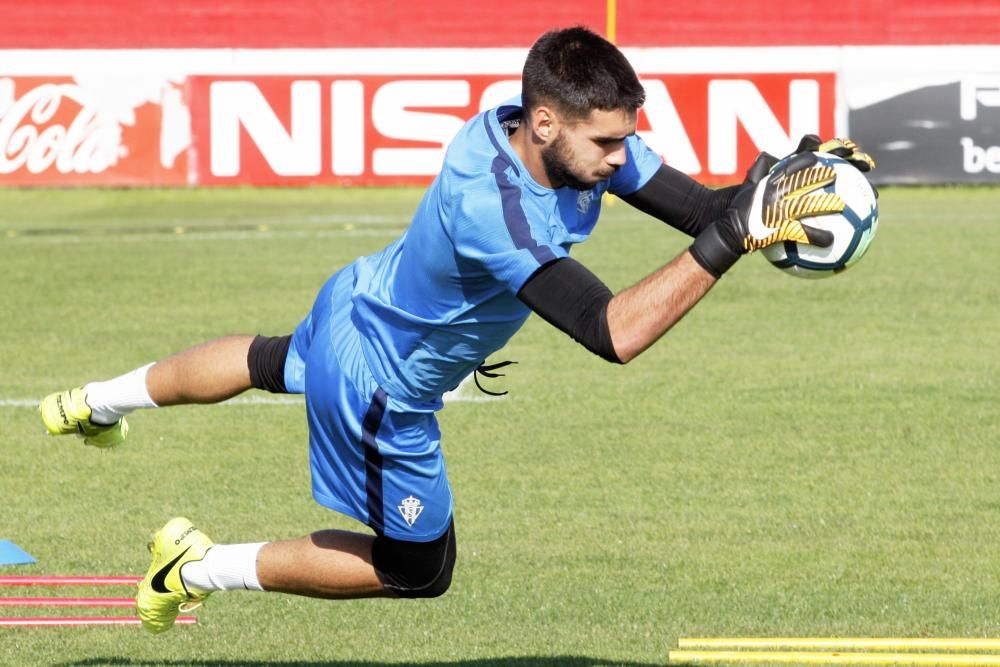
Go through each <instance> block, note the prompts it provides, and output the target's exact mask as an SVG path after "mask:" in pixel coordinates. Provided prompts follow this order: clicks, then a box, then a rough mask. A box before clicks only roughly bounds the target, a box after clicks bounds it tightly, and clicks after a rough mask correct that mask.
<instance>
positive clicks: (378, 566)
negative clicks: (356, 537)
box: [372, 522, 455, 598]
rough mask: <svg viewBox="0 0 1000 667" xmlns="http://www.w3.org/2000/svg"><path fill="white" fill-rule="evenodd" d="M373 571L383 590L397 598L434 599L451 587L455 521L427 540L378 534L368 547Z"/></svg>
mask: <svg viewBox="0 0 1000 667" xmlns="http://www.w3.org/2000/svg"><path fill="white" fill-rule="evenodd" d="M372 560H373V562H374V565H375V571H376V572H377V573H378V576H379V579H380V580H381V581H382V585H383V586H385V588H386V590H388V591H390V592H392V593H393V594H395V595H397V596H399V597H401V598H435V597H438V596H440V595H444V593H445V591H447V590H448V587H449V586H451V574H452V571H453V570H454V568H455V524H454V522H452V523H450V524H449V525H448V530H446V531H445V532H444V534H443V535H442V536H441V537H439V538H437V539H435V540H432V541H430V542H407V541H404V540H396V539H392V538H391V537H385V536H384V535H380V536H379V537H376V538H375V544H374V546H373V547H372Z"/></svg>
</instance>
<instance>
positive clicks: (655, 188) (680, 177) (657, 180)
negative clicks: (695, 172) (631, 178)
mask: <svg viewBox="0 0 1000 667" xmlns="http://www.w3.org/2000/svg"><path fill="white" fill-rule="evenodd" d="M739 187H740V186H738V185H734V186H730V187H728V188H720V189H718V190H712V189H711V188H707V187H705V186H704V185H702V184H701V183H699V182H698V181H696V180H694V179H693V178H691V177H690V176H688V175H687V174H685V173H684V172H682V171H678V170H677V169H674V168H673V167H668V166H667V165H662V166H661V167H660V168H659V169H658V170H657V172H656V173H655V174H653V177H652V178H651V179H649V182H647V183H646V184H645V185H644V186H642V187H641V188H639V189H638V190H636V191H635V192H633V193H632V194H630V195H625V196H624V197H622V199H624V200H625V201H627V202H628V203H629V204H631V205H632V206H634V207H636V208H637V209H639V210H640V211H642V212H643V213H646V214H648V215H651V216H653V217H654V218H657V219H659V220H662V221H663V222H665V223H667V224H668V225H670V226H671V227H673V228H674V229H678V230H680V231H682V232H684V233H685V234H687V235H688V236H692V237H694V236H698V234H700V233H701V231H702V230H703V229H705V227H707V226H708V225H709V224H711V223H712V222H713V221H715V220H718V219H719V218H720V217H721V216H722V214H723V213H724V212H725V210H726V209H727V208H729V202H730V201H732V198H733V196H734V195H735V194H736V191H737V190H738V189H739Z"/></svg>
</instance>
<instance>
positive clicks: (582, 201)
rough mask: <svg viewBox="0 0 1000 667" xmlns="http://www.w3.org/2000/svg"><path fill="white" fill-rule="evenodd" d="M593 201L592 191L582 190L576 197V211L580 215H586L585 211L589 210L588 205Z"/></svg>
mask: <svg viewBox="0 0 1000 667" xmlns="http://www.w3.org/2000/svg"><path fill="white" fill-rule="evenodd" d="M593 201H594V191H593V190H584V191H582V192H581V193H580V194H578V195H577V196H576V210H577V211H578V212H579V213H580V215H587V211H589V210H590V204H591V203H592V202H593Z"/></svg>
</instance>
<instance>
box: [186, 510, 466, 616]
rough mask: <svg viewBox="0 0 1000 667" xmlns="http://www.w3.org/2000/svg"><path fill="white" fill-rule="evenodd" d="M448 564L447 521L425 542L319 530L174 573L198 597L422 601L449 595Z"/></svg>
mask: <svg viewBox="0 0 1000 667" xmlns="http://www.w3.org/2000/svg"><path fill="white" fill-rule="evenodd" d="M454 567H455V527H454V523H449V525H448V530H447V531H445V533H444V535H442V536H440V537H438V538H436V539H434V540H431V541H429V542H408V541H405V540H396V539H392V538H388V537H385V536H379V537H374V536H371V535H362V534H360V533H353V532H348V531H343V530H323V531H318V532H315V533H313V534H312V535H308V536H306V537H301V538H298V539H294V540H284V541H281V542H269V543H265V544H263V545H259V544H247V545H217V546H213V547H212V548H211V549H209V551H208V553H206V554H205V556H204V558H203V559H202V560H201V561H199V562H192V563H189V564H187V565H185V566H184V569H183V571H182V573H181V575H182V577H183V579H184V583H185V585H186V586H188V587H190V588H194V589H197V590H200V591H204V592H211V591H217V590H239V589H250V590H264V591H269V592H275V593H289V594H292V595H303V596H307V597H316V598H327V599H344V598H363V597H387V596H389V597H401V598H429V597H437V596H439V595H442V594H444V592H445V591H447V590H448V587H449V586H450V584H451V577H452V571H453V569H454ZM234 574H235V575H238V576H233V575H234ZM247 581H252V582H254V584H253V585H252V586H248V585H247V583H246V582H247Z"/></svg>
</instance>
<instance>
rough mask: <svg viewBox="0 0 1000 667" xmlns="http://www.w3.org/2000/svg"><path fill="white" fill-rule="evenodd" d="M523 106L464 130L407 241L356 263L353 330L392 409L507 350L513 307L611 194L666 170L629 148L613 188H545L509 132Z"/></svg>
mask: <svg viewBox="0 0 1000 667" xmlns="http://www.w3.org/2000/svg"><path fill="white" fill-rule="evenodd" d="M519 104H520V102H519V100H515V101H513V102H511V103H508V104H506V105H503V106H501V107H499V108H497V109H494V110H491V111H487V112H484V113H482V114H480V115H478V116H476V117H475V118H473V119H472V120H471V121H470V122H469V123H467V124H466V125H465V127H464V128H463V129H462V131H461V132H460V133H459V134H458V136H457V137H456V138H455V140H454V141H453V142H452V144H451V146H450V148H449V149H448V152H447V155H446V158H445V162H444V168H443V169H442V171H441V173H440V175H439V176H438V178H437V179H436V180H435V181H434V184H433V185H432V186H431V187H430V189H429V190H428V191H427V193H426V194H425V195H424V198H423V200H422V201H421V202H420V206H419V207H418V208H417V211H416V214H415V215H414V217H413V221H412V223H411V225H410V228H409V230H408V231H407V232H406V234H404V235H403V237H402V238H400V239H399V240H397V241H396V242H395V243H393V244H392V245H390V246H389V247H388V248H386V249H385V250H383V251H382V252H381V253H378V254H376V255H373V256H371V257H366V258H364V259H361V260H359V261H358V267H357V284H356V289H355V292H354V297H353V305H354V309H355V315H356V316H355V320H354V321H355V324H356V326H357V327H358V329H359V331H360V332H361V336H362V348H363V350H364V354H365V358H366V359H367V360H368V363H369V365H370V367H371V370H372V373H373V374H374V375H375V377H376V378H377V379H378V381H379V384H380V385H381V386H382V387H383V388H384V389H385V390H386V392H387V393H388V394H389V396H391V397H393V398H395V399H396V400H399V401H407V402H412V403H416V404H424V403H427V402H437V401H439V400H440V396H441V394H443V393H444V392H446V391H448V390H451V389H454V388H455V387H456V386H457V385H458V383H459V382H460V381H461V380H462V379H463V378H464V377H465V376H467V375H468V374H469V373H471V372H472V371H473V369H475V367H476V366H477V365H478V364H480V363H482V362H483V360H484V359H486V358H487V357H488V356H489V355H491V354H492V353H493V352H495V351H496V350H498V349H500V348H501V347H503V346H504V344H505V343H506V342H507V340H508V339H509V338H510V337H511V336H512V335H513V334H514V332H516V331H517V330H518V329H519V328H520V327H521V325H522V324H523V323H524V321H525V319H526V318H527V317H528V315H529V310H528V308H527V306H525V305H524V304H523V303H522V302H521V301H519V300H518V298H517V296H516V295H517V292H518V290H520V289H521V287H522V286H523V285H524V283H525V282H526V281H527V280H528V278H529V277H531V275H532V274H533V273H534V272H535V271H536V270H537V269H538V268H539V267H540V266H542V265H543V264H546V263H548V262H550V261H552V260H554V259H557V258H561V257H566V256H567V254H568V253H569V251H570V247H571V246H572V245H574V244H576V243H580V242H582V241H585V240H586V239H587V237H588V236H590V233H591V231H592V230H593V229H594V225H595V224H596V223H597V218H598V215H599V214H600V210H601V195H602V194H603V193H604V192H605V191H606V190H610V191H611V192H613V193H616V194H630V193H632V192H634V191H636V190H638V189H639V188H640V187H641V186H642V185H643V184H645V182H646V181H647V180H649V179H650V178H651V177H652V175H653V173H654V172H655V171H656V170H657V169H658V168H659V166H660V164H661V160H660V157H659V156H658V155H656V154H655V153H653V152H652V151H651V150H650V149H648V148H647V147H646V146H645V144H644V143H642V142H641V141H640V140H639V139H638V138H636V137H634V136H633V137H629V138H628V140H627V150H628V152H629V159H628V163H627V165H626V166H625V167H623V168H622V169H620V170H618V172H617V173H616V174H615V175H614V176H613V177H612V178H611V179H610V180H608V181H603V182H601V183H599V184H598V185H597V186H596V187H595V188H593V189H592V190H587V191H584V192H578V191H576V190H573V189H571V188H567V187H563V188H559V189H557V190H552V189H550V188H546V187H543V186H541V185H539V184H538V183H537V182H535V180H534V179H533V178H532V177H531V176H530V175H529V173H528V171H527V169H525V167H524V165H523V164H522V163H521V160H520V158H519V157H518V156H517V154H516V153H515V152H514V150H513V148H512V147H511V145H510V142H509V141H508V139H507V132H506V131H505V129H504V127H503V123H504V121H505V120H507V119H509V118H510V117H511V116H515V115H518V114H520V112H521V109H520V106H519Z"/></svg>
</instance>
